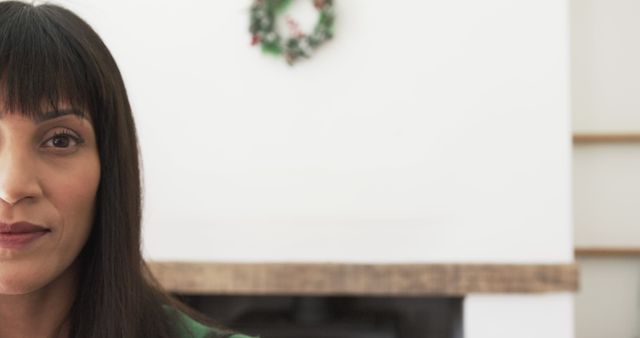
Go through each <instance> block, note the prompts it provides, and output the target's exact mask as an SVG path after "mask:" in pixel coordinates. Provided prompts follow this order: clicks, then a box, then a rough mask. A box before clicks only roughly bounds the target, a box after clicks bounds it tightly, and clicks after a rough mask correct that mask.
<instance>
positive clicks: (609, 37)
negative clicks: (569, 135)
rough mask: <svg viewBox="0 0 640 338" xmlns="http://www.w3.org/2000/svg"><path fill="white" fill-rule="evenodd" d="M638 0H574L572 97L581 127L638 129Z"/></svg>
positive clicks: (586, 129) (576, 122) (577, 126)
mask: <svg viewBox="0 0 640 338" xmlns="http://www.w3.org/2000/svg"><path fill="white" fill-rule="evenodd" d="M639 14H640V1H637V0H572V1H571V30H572V35H571V36H572V39H571V41H572V43H571V45H572V54H573V56H572V60H571V61H572V62H571V69H572V72H571V73H572V76H571V85H572V90H571V92H572V99H573V117H574V129H575V130H576V131H578V132H589V131H591V132H594V131H595V132H598V131H600V132H607V131H613V132H633V131H636V132H637V131H638V130H640V114H638V112H639V111H640V95H638V90H640V84H638V79H639V78H640V63H639V62H638V60H639V59H640V37H639V36H638V30H639V29H640V24H639V23H638V15H639Z"/></svg>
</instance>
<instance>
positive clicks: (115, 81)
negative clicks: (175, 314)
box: [0, 1, 186, 338]
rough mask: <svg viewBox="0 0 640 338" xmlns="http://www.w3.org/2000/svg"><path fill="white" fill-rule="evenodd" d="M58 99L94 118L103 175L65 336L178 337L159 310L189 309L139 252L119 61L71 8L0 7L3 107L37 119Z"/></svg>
mask: <svg viewBox="0 0 640 338" xmlns="http://www.w3.org/2000/svg"><path fill="white" fill-rule="evenodd" d="M62 103H63V104H65V105H67V106H68V105H70V106H71V107H72V108H74V110H75V111H76V112H77V114H78V115H82V116H83V117H85V118H89V119H90V120H91V121H92V124H93V127H94V130H95V134H96V141H97V146H98V153H99V156H100V169H101V178H100V183H99V186H98V191H97V195H96V205H95V216H94V217H95V218H94V222H93V225H92V230H91V233H90V235H89V238H88V240H87V243H86V244H85V246H84V248H83V249H82V252H81V253H80V255H79V257H78V260H79V263H80V267H81V268H80V276H79V284H78V290H77V296H76V298H75V301H74V304H73V306H72V310H71V313H70V317H69V318H70V337H73V338H87V337H92V338H114V337H121V338H140V337H153V338H163V337H166V338H169V337H175V336H176V332H178V331H177V330H178V329H177V328H176V325H175V318H171V316H170V315H169V314H168V311H165V309H164V306H167V305H170V306H174V307H178V308H182V309H184V310H186V308H184V307H182V305H180V304H179V303H178V302H177V301H175V300H174V299H173V298H172V297H170V296H169V295H168V294H167V293H166V292H164V291H162V290H161V288H159V287H158V286H157V283H155V281H154V280H153V278H152V277H151V275H150V274H149V272H148V270H147V267H146V265H145V262H144V260H143V258H142V255H141V252H140V232H141V231H140V227H141V187H140V185H141V182H140V171H139V155H138V153H139V152H138V145H137V144H138V143H137V137H136V129H135V125H134V120H133V117H132V112H131V106H130V104H129V100H128V97H127V92H126V89H125V85H124V82H123V80H122V76H121V74H120V71H119V70H118V67H117V65H116V62H115V61H114V59H113V57H112V55H111V53H110V52H109V50H108V49H107V47H106V46H105V44H104V43H103V42H102V40H101V39H100V37H99V36H98V35H97V34H96V33H95V32H94V30H93V29H92V28H91V27H90V26H89V25H88V24H87V23H86V22H84V21H83V20H82V19H80V18H79V17H78V16H76V15H75V14H74V13H72V12H71V11H69V10H67V9H64V8H62V7H59V6H56V5H48V4H45V5H38V6H35V5H31V4H27V3H23V2H18V1H5V2H0V109H4V110H5V111H9V112H18V113H20V114H23V115H26V116H29V117H32V118H34V117H37V116H38V114H40V113H42V111H43V109H46V110H51V109H53V110H55V109H58V105H60V104H62Z"/></svg>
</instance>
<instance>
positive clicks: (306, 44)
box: [249, 0, 335, 65]
mask: <svg viewBox="0 0 640 338" xmlns="http://www.w3.org/2000/svg"><path fill="white" fill-rule="evenodd" d="M292 1H293V0H254V2H253V5H252V6H251V19H250V27H249V31H250V32H251V34H252V44H253V45H257V44H260V45H261V46H262V50H263V51H264V52H267V53H272V54H276V55H284V57H285V59H286V60H287V62H288V63H289V64H290V65H292V64H294V63H295V62H296V61H298V60H299V59H301V58H309V57H311V54H312V53H313V51H314V50H315V49H316V48H318V47H319V46H321V45H322V44H323V43H325V42H326V41H327V40H330V39H331V38H333V33H334V23H335V13H334V7H333V0H314V1H313V3H314V6H315V7H316V9H317V10H318V12H319V15H318V21H317V22H316V25H315V27H314V28H313V31H312V32H311V33H309V34H305V33H301V34H297V35H294V36H292V37H290V38H288V39H286V40H285V39H283V38H282V36H281V35H280V33H279V32H278V30H277V29H276V18H277V17H278V16H279V15H281V14H282V13H283V12H284V11H285V10H286V9H287V7H288V6H289V5H290V4H291V2H292ZM283 40H284V41H283Z"/></svg>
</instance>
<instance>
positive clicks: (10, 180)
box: [0, 146, 41, 205]
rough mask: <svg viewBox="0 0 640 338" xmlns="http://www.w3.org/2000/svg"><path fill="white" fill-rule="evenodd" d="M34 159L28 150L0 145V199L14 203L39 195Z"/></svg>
mask: <svg viewBox="0 0 640 338" xmlns="http://www.w3.org/2000/svg"><path fill="white" fill-rule="evenodd" d="M34 164H35V163H34V159H33V158H32V156H31V155H29V152H28V151H24V150H20V149H11V148H10V147H2V146H0V199H1V200H2V201H3V202H5V203H8V204H11V205H14V204H17V203H18V202H20V201H22V200H25V199H34V198H36V197H38V196H40V195H41V189H40V184H39V182H38V178H37V175H36V168H35V165H34Z"/></svg>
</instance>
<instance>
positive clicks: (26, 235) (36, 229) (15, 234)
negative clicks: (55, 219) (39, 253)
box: [0, 222, 50, 249]
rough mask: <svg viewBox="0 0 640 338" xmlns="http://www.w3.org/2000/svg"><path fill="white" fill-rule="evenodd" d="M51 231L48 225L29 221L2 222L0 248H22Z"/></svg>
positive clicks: (0, 225) (0, 224)
mask: <svg viewBox="0 0 640 338" xmlns="http://www.w3.org/2000/svg"><path fill="white" fill-rule="evenodd" d="M49 232H50V230H49V229H47V228H46V227H43V226H41V225H37V224H32V223H29V222H16V223H12V224H7V223H0V248H5V249H18V248H22V247H24V246H26V245H28V244H29V243H31V242H34V241H35V240H37V239H38V238H40V237H42V236H44V235H46V234H47V233H49Z"/></svg>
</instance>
